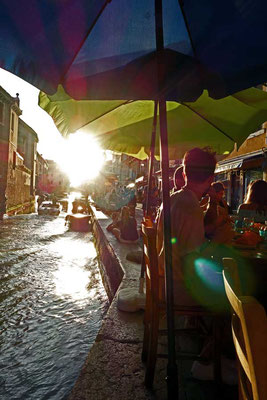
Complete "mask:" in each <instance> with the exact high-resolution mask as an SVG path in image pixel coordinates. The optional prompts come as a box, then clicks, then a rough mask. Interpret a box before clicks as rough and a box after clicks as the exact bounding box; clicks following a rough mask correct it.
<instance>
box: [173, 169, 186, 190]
mask: <svg viewBox="0 0 267 400" xmlns="http://www.w3.org/2000/svg"><path fill="white" fill-rule="evenodd" d="M184 184H185V181H184V176H183V166H182V165H181V166H180V167H178V168H176V170H175V172H174V175H173V185H174V188H175V190H180V189H181V188H182V187H183V186H184Z"/></svg>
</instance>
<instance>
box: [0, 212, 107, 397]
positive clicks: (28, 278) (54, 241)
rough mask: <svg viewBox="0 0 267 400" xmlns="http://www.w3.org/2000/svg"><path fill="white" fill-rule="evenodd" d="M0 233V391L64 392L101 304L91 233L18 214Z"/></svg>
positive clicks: (92, 335)
mask: <svg viewBox="0 0 267 400" xmlns="http://www.w3.org/2000/svg"><path fill="white" fill-rule="evenodd" d="M0 239H1V241H0V316H1V317H0V330H1V331H2V335H1V336H0V346H1V350H0V351H1V353H0V369H1V377H0V398H1V399H3V400H12V399H27V400H28V399H29V400H36V399H38V400H39V399H40V400H42V399H51V400H60V399H64V398H66V397H67V395H68V394H69V392H70V390H71V388H72V386H73V385H74V382H75V380H76V378H77V376H78V374H79V371H80V369H81V367H82V364H83V362H84V360H85V358H86V355H87V353H88V351H89V348H90V346H91V345H92V344H93V342H94V339H95V336H96V334H97V332H98V330H99V327H100V324H101V321H102V317H103V313H104V312H105V310H106V305H107V297H106V294H105V291H104V288H103V286H102V282H101V278H100V274H99V270H98V266H97V262H96V252H95V248H94V245H93V242H92V236H91V234H90V233H86V234H80V233H77V232H68V231H67V228H66V227H65V226H64V215H62V216H60V217H57V218H53V217H52V218H51V217H45V216H42V217H40V216H37V215H31V216H26V215H25V216H17V217H14V218H9V219H7V220H5V221H4V223H1V224H0Z"/></svg>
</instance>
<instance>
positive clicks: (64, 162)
mask: <svg viewBox="0 0 267 400" xmlns="http://www.w3.org/2000/svg"><path fill="white" fill-rule="evenodd" d="M103 162H104V154H103V151H102V149H101V148H100V147H99V145H98V144H97V142H96V141H95V140H94V139H92V137H90V136H89V135H86V134H84V133H76V134H74V135H71V136H70V137H69V138H68V139H66V140H64V142H63V147H62V149H61V151H60V154H59V156H58V163H59V165H60V167H61V168H62V170H63V171H64V172H65V173H66V174H67V175H68V177H69V179H70V183H71V185H73V186H78V185H80V184H82V183H83V182H85V181H88V180H91V179H93V178H95V177H96V176H97V175H98V173H99V172H100V170H101V167H102V165H103Z"/></svg>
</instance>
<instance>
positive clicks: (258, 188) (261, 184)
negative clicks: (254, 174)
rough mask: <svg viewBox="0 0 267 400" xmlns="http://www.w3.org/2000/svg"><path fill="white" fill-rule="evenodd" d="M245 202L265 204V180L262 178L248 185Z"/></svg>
mask: <svg viewBox="0 0 267 400" xmlns="http://www.w3.org/2000/svg"><path fill="white" fill-rule="evenodd" d="M245 203H248V204H251V203H255V204H257V205H259V206H261V207H264V206H267V182H265V181H263V180H262V179H258V180H257V181H254V182H252V183H251V184H250V185H249V187H248V191H247V196H246V200H245Z"/></svg>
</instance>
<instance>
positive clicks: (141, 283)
mask: <svg viewBox="0 0 267 400" xmlns="http://www.w3.org/2000/svg"><path fill="white" fill-rule="evenodd" d="M157 112H158V102H157V101H155V102H154V117H153V127H152V134H151V143H150V158H149V172H148V189H147V198H146V208H145V217H146V216H148V214H149V209H150V206H151V187H152V174H153V165H154V156H155V142H156V131H157ZM144 283H145V257H144V252H143V256H142V265H141V273H140V280H139V293H141V294H143V293H144Z"/></svg>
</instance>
